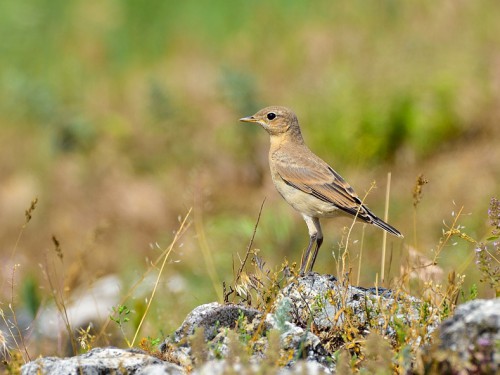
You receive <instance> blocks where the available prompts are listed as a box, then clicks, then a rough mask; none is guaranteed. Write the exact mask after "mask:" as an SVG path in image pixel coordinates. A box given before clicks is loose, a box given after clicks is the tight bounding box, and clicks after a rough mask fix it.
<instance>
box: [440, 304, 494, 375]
mask: <svg viewBox="0 0 500 375" xmlns="http://www.w3.org/2000/svg"><path fill="white" fill-rule="evenodd" d="M439 338H440V340H441V342H440V348H441V349H444V350H451V351H453V352H454V353H456V354H458V356H459V357H460V358H461V359H462V360H463V361H466V362H470V361H472V360H475V358H473V357H474V356H475V355H476V354H479V355H481V357H489V358H482V360H485V361H489V362H490V363H491V364H492V366H494V367H496V368H497V370H498V371H499V372H500V352H499V351H498V345H499V344H500V298H496V299H492V300H475V301H470V302H468V303H465V304H463V305H460V306H458V307H457V308H456V310H455V313H454V315H453V316H452V317H451V318H449V319H447V320H445V321H444V322H443V324H442V326H441V328H440V332H439Z"/></svg>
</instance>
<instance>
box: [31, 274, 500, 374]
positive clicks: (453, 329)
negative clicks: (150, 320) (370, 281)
mask: <svg viewBox="0 0 500 375" xmlns="http://www.w3.org/2000/svg"><path fill="white" fill-rule="evenodd" d="M439 316H440V315H439V314H437V313H436V311H432V309H430V308H429V306H427V305H426V304H425V303H423V302H422V301H420V300H418V299H416V298H414V297H411V296H408V295H405V294H403V293H397V292H394V291H391V290H387V289H382V288H371V289H365V288H359V287H353V286H350V285H346V284H345V283H341V282H339V281H338V280H337V279H336V278H335V277H333V276H329V275H318V274H316V273H310V274H308V275H306V276H304V277H301V278H299V279H297V280H295V281H293V282H292V283H290V284H289V285H288V286H287V287H286V288H284V289H283V290H282V291H281V292H280V293H279V295H278V296H277V298H276V299H275V300H274V302H273V303H272V305H270V308H269V311H260V310H257V309H254V308H250V307H247V306H242V305H236V304H224V305H223V304H219V303H215V302H214V303H209V304H205V305H201V306H198V307H196V308H195V309H194V310H193V311H192V312H191V313H190V314H188V316H187V317H186V319H185V320H184V322H183V323H182V325H181V326H180V327H179V328H178V329H177V330H176V332H175V333H174V334H173V335H172V336H171V337H170V338H169V339H167V340H166V341H165V342H163V343H162V344H161V345H160V347H159V348H158V350H157V351H153V352H149V353H147V352H144V351H142V350H138V349H127V350H125V349H118V348H112V347H107V348H95V349H92V350H91V351H89V352H88V353H85V354H83V355H80V356H75V357H71V358H55V357H45V358H39V359H37V360H35V361H33V362H30V363H28V364H26V365H24V366H23V368H22V374H24V375H35V374H40V373H42V374H44V373H47V374H49V373H50V374H75V375H76V374H106V373H116V374H186V373H191V374H232V373H236V372H239V373H243V374H246V373H250V374H252V373H259V374H262V373H280V374H296V373H297V374H299V373H300V374H302V373H307V374H322V373H336V372H338V373H345V372H346V371H348V370H350V369H351V370H352V368H353V366H354V365H355V364H357V365H358V368H359V367H363V368H366V369H367V370H368V371H369V372H370V371H374V369H381V370H383V371H386V372H382V373H387V371H388V373H390V372H391V371H394V370H397V371H398V372H403V373H405V372H406V373H409V374H416V373H446V372H447V373H474V374H479V373H485V374H495V373H499V371H500V350H499V345H500V330H499V327H500V299H499V298H497V299H494V300H475V301H471V302H468V303H465V304H463V305H460V306H458V307H457V309H456V310H455V312H454V315H453V316H452V317H450V318H448V319H446V320H445V321H443V322H441V321H440V318H439ZM396 349H397V350H398V353H406V354H404V355H398V356H397V358H398V359H396V360H395V359H394V358H395V356H394V353H395V350H396ZM347 353H348V354H349V356H348V355H347ZM346 358H348V359H347V360H346ZM349 358H350V359H349ZM356 361H360V362H356ZM460 371H461V372H460Z"/></svg>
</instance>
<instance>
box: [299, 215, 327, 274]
mask: <svg viewBox="0 0 500 375" xmlns="http://www.w3.org/2000/svg"><path fill="white" fill-rule="evenodd" d="M302 217H303V218H304V221H305V222H306V224H307V229H308V231H309V245H308V246H307V250H306V251H305V252H304V254H303V256H302V263H301V265H300V275H304V273H305V271H306V269H307V270H308V271H311V270H312V266H313V265H314V262H315V260H316V255H317V253H318V250H319V247H320V246H321V243H322V242H323V233H321V226H320V224H319V219H318V218H316V217H311V216H308V215H305V214H302ZM314 242H316V248H315V249H314V253H313V258H312V262H309V258H310V253H311V248H312V246H313V244H314ZM308 264H310V266H309V267H308Z"/></svg>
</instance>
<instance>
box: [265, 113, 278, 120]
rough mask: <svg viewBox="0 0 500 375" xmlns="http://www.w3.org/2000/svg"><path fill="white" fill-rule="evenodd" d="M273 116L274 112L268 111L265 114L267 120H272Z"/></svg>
mask: <svg viewBox="0 0 500 375" xmlns="http://www.w3.org/2000/svg"><path fill="white" fill-rule="evenodd" d="M275 118H276V113H274V112H269V113H268V114H267V119H268V120H274V119H275Z"/></svg>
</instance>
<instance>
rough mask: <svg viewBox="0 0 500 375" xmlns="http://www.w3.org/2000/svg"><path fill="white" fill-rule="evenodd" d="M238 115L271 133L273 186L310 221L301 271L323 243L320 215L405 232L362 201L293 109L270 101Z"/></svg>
mask: <svg viewBox="0 0 500 375" xmlns="http://www.w3.org/2000/svg"><path fill="white" fill-rule="evenodd" d="M240 121H241V122H246V123H254V124H258V125H260V126H261V127H262V128H264V129H265V130H266V131H267V133H268V134H269V136H270V147H269V168H270V170H271V177H272V180H273V183H274V186H275V187H276V189H277V190H278V192H279V193H280V195H281V196H282V197H283V198H284V199H285V201H286V202H287V203H288V204H289V205H290V206H292V207H293V208H294V209H295V210H296V211H298V212H299V213H300V214H301V215H302V217H303V219H304V221H305V222H306V224H307V228H308V232H309V244H308V246H307V249H306V250H305V251H304V253H303V255H302V259H301V266H300V275H304V273H305V272H311V271H312V269H313V267H314V263H315V262H316V257H317V255H318V252H319V249H320V247H321V244H322V243H323V232H322V231H321V224H320V218H332V217H336V216H339V215H341V216H350V217H354V218H355V219H359V220H361V221H363V222H365V223H368V224H373V225H375V226H377V227H379V228H381V229H383V230H385V231H387V232H388V233H390V234H392V235H395V236H397V237H400V238H403V235H402V234H401V232H400V231H398V230H397V229H396V228H394V227H393V226H391V225H389V224H388V223H386V222H385V221H383V220H382V219H380V218H378V217H377V216H376V215H375V214H374V213H373V212H372V211H371V210H370V209H369V208H368V207H367V206H366V205H365V204H364V203H363V202H362V201H361V199H360V198H359V196H358V195H357V194H356V193H355V191H354V190H353V188H352V187H351V186H350V185H349V184H348V183H347V182H346V181H345V180H344V179H343V178H342V177H341V176H340V174H338V173H337V172H336V171H335V170H334V169H333V168H332V167H330V166H329V165H328V164H327V163H326V162H325V161H323V160H322V159H321V158H320V157H319V156H317V155H315V154H314V153H313V152H312V151H311V150H310V149H309V147H307V145H306V144H305V142H304V138H303V137H302V132H301V130H300V125H299V121H298V119H297V116H296V115H295V113H294V112H293V111H292V110H291V109H289V108H286V107H280V106H271V107H266V108H263V109H261V110H260V111H258V112H257V113H255V114H254V115H252V116H248V117H243V118H241V119H240ZM314 244H315V248H314V251H313V252H312V253H311V249H312V247H313V245H314Z"/></svg>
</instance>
